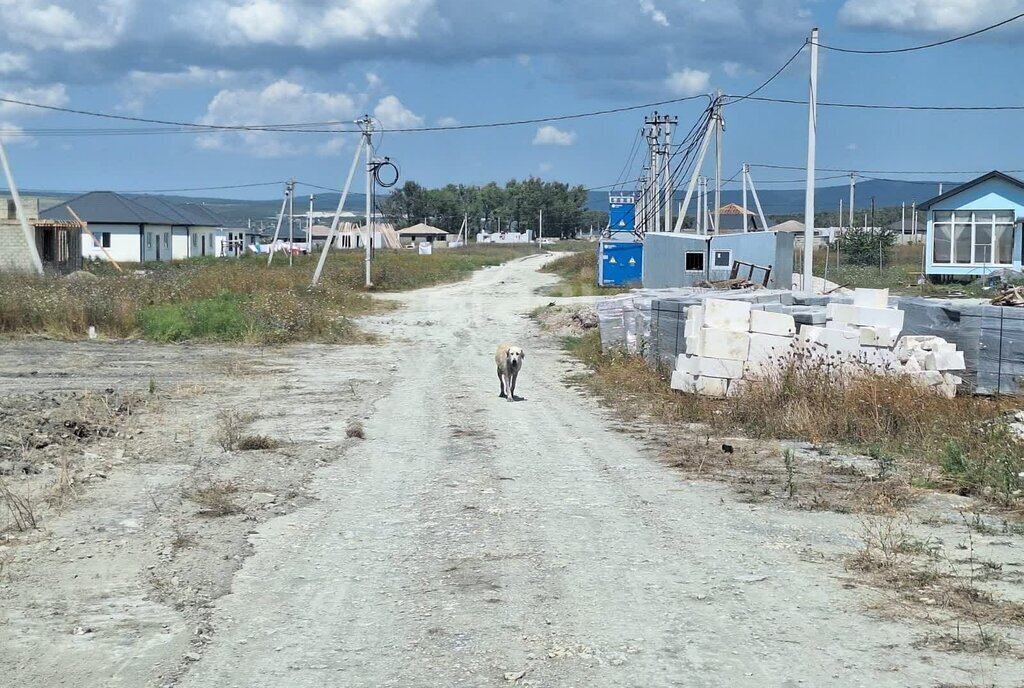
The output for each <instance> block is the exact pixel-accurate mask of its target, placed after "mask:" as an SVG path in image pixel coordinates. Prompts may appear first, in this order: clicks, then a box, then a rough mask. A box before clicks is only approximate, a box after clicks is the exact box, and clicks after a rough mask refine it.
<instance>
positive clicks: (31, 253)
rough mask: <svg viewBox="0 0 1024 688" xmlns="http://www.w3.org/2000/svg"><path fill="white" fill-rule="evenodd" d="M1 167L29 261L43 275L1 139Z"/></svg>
mask: <svg viewBox="0 0 1024 688" xmlns="http://www.w3.org/2000/svg"><path fill="white" fill-rule="evenodd" d="M0 165H2V166H3V168H4V176H5V177H7V188H8V189H10V190H11V200H13V201H14V212H15V213H17V214H18V222H19V224H21V231H22V233H23V234H24V235H25V244H26V246H25V248H26V250H28V257H29V261H30V262H31V263H32V269H33V270H34V271H35V273H36V274H37V275H41V274H43V261H42V260H40V259H39V250H38V249H37V248H36V234H35V232H34V231H33V230H32V228H31V227H30V226H29V224H28V218H27V217H25V207H24V206H23V205H22V203H21V194H19V193H18V185H17V184H15V183H14V175H13V174H12V173H11V165H10V163H9V162H8V161H7V151H5V150H4V141H3V138H0Z"/></svg>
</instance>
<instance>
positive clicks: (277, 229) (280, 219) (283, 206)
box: [267, 184, 288, 268]
mask: <svg viewBox="0 0 1024 688" xmlns="http://www.w3.org/2000/svg"><path fill="white" fill-rule="evenodd" d="M284 188H285V192H284V198H283V199H282V200H281V210H280V212H278V214H277V227H275V228H274V240H273V241H271V242H270V255H269V256H267V267H268V268H269V267H270V264H271V263H273V262H274V254H275V253H276V252H277V240H278V239H279V238H280V237H281V223H283V222H284V211H285V210H287V209H288V184H285V187H284Z"/></svg>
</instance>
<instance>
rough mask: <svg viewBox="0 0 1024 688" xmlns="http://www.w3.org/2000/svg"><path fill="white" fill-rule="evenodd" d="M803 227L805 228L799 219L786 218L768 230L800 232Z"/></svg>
mask: <svg viewBox="0 0 1024 688" xmlns="http://www.w3.org/2000/svg"><path fill="white" fill-rule="evenodd" d="M805 229H807V227H806V225H804V223H803V222H800V221H799V220H786V221H785V222H780V223H779V224H777V225H775V226H774V227H769V228H768V231H769V232H802V231H804V230H805Z"/></svg>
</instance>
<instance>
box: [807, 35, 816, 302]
mask: <svg viewBox="0 0 1024 688" xmlns="http://www.w3.org/2000/svg"><path fill="white" fill-rule="evenodd" d="M817 129H818V29H817V28H813V29H811V81H810V97H809V98H808V100H807V190H806V193H805V197H804V292H806V293H808V294H813V293H814V256H813V252H814V165H815V156H814V154H815V143H816V137H817V133H818V132H817Z"/></svg>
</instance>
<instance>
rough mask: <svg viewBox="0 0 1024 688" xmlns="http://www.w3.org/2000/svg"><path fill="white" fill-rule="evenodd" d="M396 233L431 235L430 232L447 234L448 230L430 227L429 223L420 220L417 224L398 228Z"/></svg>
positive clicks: (403, 234) (402, 234)
mask: <svg viewBox="0 0 1024 688" xmlns="http://www.w3.org/2000/svg"><path fill="white" fill-rule="evenodd" d="M398 233H399V234H400V235H401V236H428V235H431V234H433V235H442V234H443V235H445V236H447V235H448V232H446V231H444V230H443V229H438V228H437V227H431V226H430V225H427V224H424V223H422V222H421V223H419V224H417V225H413V226H412V227H406V228H405V229H400V230H398Z"/></svg>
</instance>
